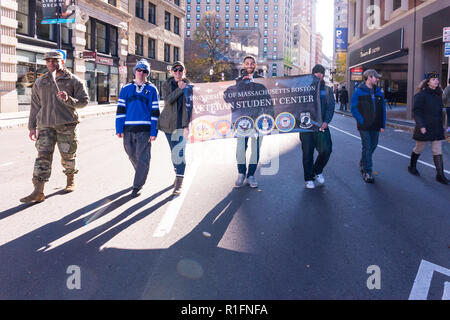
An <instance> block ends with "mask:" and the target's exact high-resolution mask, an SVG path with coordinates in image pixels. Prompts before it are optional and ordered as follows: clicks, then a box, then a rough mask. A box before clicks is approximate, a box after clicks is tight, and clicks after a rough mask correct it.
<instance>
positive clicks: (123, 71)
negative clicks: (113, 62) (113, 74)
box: [119, 66, 127, 75]
mask: <svg viewBox="0 0 450 320" xmlns="http://www.w3.org/2000/svg"><path fill="white" fill-rule="evenodd" d="M119 74H124V75H126V74H127V67H126V66H120V67H119Z"/></svg>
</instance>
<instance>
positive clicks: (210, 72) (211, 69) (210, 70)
mask: <svg viewBox="0 0 450 320" xmlns="http://www.w3.org/2000/svg"><path fill="white" fill-rule="evenodd" d="M213 74H214V70H213V68H212V67H211V68H209V82H212V76H213Z"/></svg>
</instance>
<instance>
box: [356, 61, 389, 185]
mask: <svg viewBox="0 0 450 320" xmlns="http://www.w3.org/2000/svg"><path fill="white" fill-rule="evenodd" d="M380 78H381V75H380V74H378V72H376V71H375V70H374V69H368V70H366V71H364V73H363V80H364V82H363V83H361V84H360V85H359V86H358V87H357V88H356V90H355V92H354V93H353V95H352V99H351V105H350V108H351V111H352V114H353V117H354V118H355V119H356V124H357V128H358V131H359V134H360V136H361V143H362V151H361V160H360V162H359V166H360V171H361V174H362V178H363V180H364V181H365V182H367V183H373V182H374V181H375V179H374V177H373V175H372V165H373V163H372V155H373V153H374V151H375V149H376V147H377V145H378V138H379V135H380V132H381V133H383V132H384V128H385V124H386V105H385V100H384V96H383V93H382V92H381V89H380V88H379V87H378V86H377V81H378V79H380Z"/></svg>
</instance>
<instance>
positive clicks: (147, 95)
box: [116, 59, 159, 198]
mask: <svg viewBox="0 0 450 320" xmlns="http://www.w3.org/2000/svg"><path fill="white" fill-rule="evenodd" d="M133 74H134V80H132V81H131V82H129V83H128V84H126V85H125V86H123V87H122V89H121V90H120V94H119V100H118V103H117V113H116V135H117V136H118V137H119V138H123V146H124V149H125V152H126V153H127V155H128V158H129V159H130V161H131V164H132V165H133V168H134V171H135V174H134V180H133V190H132V191H131V196H132V197H133V198H135V197H138V196H139V195H140V194H141V189H142V187H143V186H144V184H145V182H146V180H147V176H148V171H149V168H150V157H151V146H152V142H153V141H155V139H156V137H157V135H158V129H157V122H158V117H159V94H158V90H157V89H156V87H155V86H154V85H153V84H152V83H150V82H149V81H147V77H148V75H149V74H150V65H149V64H148V62H147V61H146V60H145V59H142V60H140V61H138V62H137V63H136V65H135V66H134V68H133Z"/></svg>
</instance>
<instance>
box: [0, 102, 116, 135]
mask: <svg viewBox="0 0 450 320" xmlns="http://www.w3.org/2000/svg"><path fill="white" fill-rule="evenodd" d="M116 109H117V104H116V103H111V104H92V105H88V106H86V107H84V108H81V109H77V112H78V115H79V116H80V118H86V117H89V116H98V115H102V114H108V113H115V112H116ZM29 114H30V111H20V112H6V113H0V130H3V129H8V128H14V127H27V126H28V116H29Z"/></svg>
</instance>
